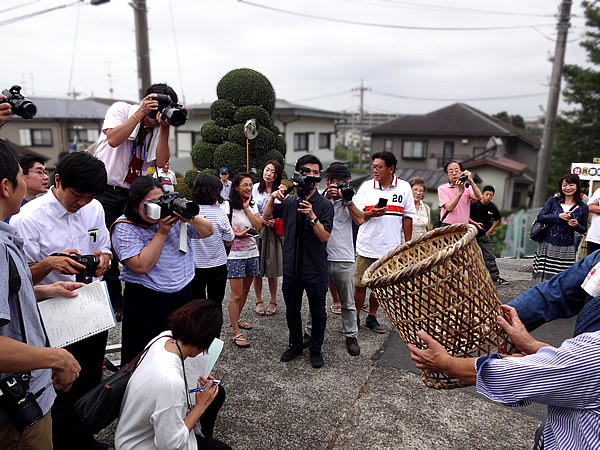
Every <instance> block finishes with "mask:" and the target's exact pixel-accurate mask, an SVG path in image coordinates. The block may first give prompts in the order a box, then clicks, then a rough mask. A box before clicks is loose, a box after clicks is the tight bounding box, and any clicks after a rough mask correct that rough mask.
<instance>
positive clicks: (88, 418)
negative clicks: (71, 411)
mask: <svg viewBox="0 0 600 450" xmlns="http://www.w3.org/2000/svg"><path fill="white" fill-rule="evenodd" d="M163 337H170V336H166V335H165V336H159V337H157V338H156V339H154V340H153V341H152V342H151V343H150V344H149V345H148V346H147V347H146V348H145V349H144V350H143V351H142V352H141V353H140V354H139V355H137V356H136V357H135V358H133V360H132V361H131V362H130V363H129V364H127V365H126V366H125V367H123V368H121V369H120V370H119V371H117V372H115V373H114V374H112V375H111V376H110V377H108V378H107V379H106V380H104V381H102V382H101V383H100V384H98V385H97V386H96V387H94V388H92V389H90V390H89V391H88V392H87V393H86V394H85V395H84V396H83V397H81V398H80V399H79V400H77V402H75V405H74V407H75V412H76V413H77V415H78V416H79V418H80V419H81V422H82V423H83V425H84V426H85V428H86V429H87V430H88V431H89V432H90V433H93V434H98V433H99V432H100V430H102V429H103V428H105V427H107V426H108V425H110V424H111V423H112V421H114V420H115V419H116V418H117V417H119V413H120V412H121V404H122V403H123V397H124V396H125V389H126V388H127V383H128V382H129V378H131V375H133V372H135V369H136V367H137V366H138V364H139V363H141V362H142V360H143V359H144V356H146V353H148V350H149V349H150V347H151V346H152V344H154V343H155V342H156V341H157V340H159V339H161V338H163Z"/></svg>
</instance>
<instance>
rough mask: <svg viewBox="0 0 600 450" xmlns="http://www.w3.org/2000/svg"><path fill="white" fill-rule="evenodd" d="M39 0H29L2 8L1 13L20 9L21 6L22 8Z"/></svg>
mask: <svg viewBox="0 0 600 450" xmlns="http://www.w3.org/2000/svg"><path fill="white" fill-rule="evenodd" d="M39 1H40V0H32V1H30V2H28V3H23V4H21V5H17V6H11V7H10V8H6V9H2V10H0V14H2V13H5V12H8V11H12V10H13V9H19V8H22V7H23V6H27V5H31V4H33V3H39Z"/></svg>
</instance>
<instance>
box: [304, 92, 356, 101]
mask: <svg viewBox="0 0 600 450" xmlns="http://www.w3.org/2000/svg"><path fill="white" fill-rule="evenodd" d="M349 93H350V91H349V90H347V91H342V92H335V93H333V94H325V95H319V96H317V97H310V98H301V99H298V100H292V102H308V101H310V100H319V99H322V98H327V97H335V96H337V95H342V94H349Z"/></svg>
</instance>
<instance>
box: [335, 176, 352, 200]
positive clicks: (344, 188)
mask: <svg viewBox="0 0 600 450" xmlns="http://www.w3.org/2000/svg"><path fill="white" fill-rule="evenodd" d="M335 187H336V188H337V189H339V190H340V192H341V194H342V199H343V200H344V201H345V202H349V201H350V200H352V198H353V197H354V193H355V192H354V189H352V188H351V187H350V183H347V182H345V181H340V182H339V183H338V184H337V185H336V186H335Z"/></svg>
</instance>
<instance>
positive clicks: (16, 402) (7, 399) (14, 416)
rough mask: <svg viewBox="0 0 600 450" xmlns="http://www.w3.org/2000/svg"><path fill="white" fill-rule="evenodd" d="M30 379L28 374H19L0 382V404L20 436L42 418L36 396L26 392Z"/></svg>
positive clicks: (13, 374)
mask: <svg viewBox="0 0 600 450" xmlns="http://www.w3.org/2000/svg"><path fill="white" fill-rule="evenodd" d="M30 379H31V374H30V373H29V372H20V373H11V374H10V375H8V376H7V377H6V378H3V379H2V380H0V403H1V404H2V406H3V407H4V410H5V411H6V414H7V415H8V418H9V419H10V421H11V422H12V424H13V425H14V427H15V428H16V429H17V430H18V431H19V433H21V434H23V432H24V431H25V430H26V429H27V428H29V427H30V426H32V425H34V424H36V423H37V422H39V421H40V420H41V419H42V418H43V417H44V415H43V414H42V409H41V408H40V405H38V402H37V400H36V395H34V394H32V393H30V392H27V389H29V381H30ZM39 393H41V391H40V392H39ZM39 393H38V394H39Z"/></svg>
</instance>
